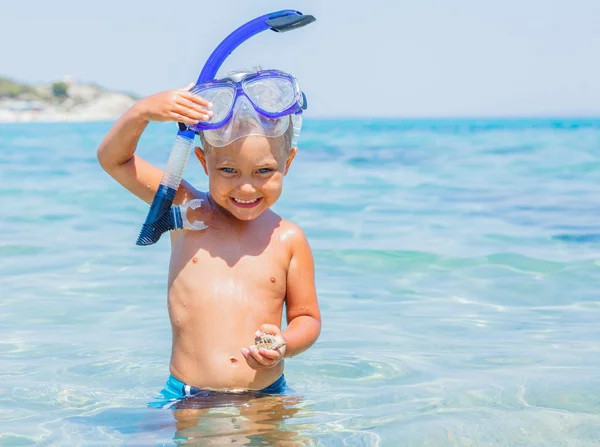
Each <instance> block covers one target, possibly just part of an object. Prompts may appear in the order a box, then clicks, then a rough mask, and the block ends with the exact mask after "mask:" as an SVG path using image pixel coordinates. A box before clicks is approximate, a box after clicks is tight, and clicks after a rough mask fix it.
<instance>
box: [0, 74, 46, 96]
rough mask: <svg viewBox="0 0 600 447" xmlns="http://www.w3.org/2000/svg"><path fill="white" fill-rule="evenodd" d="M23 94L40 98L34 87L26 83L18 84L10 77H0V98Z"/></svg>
mask: <svg viewBox="0 0 600 447" xmlns="http://www.w3.org/2000/svg"><path fill="white" fill-rule="evenodd" d="M25 94H27V95H31V96H34V97H36V98H41V95H40V94H39V92H38V91H37V90H36V89H35V88H33V87H31V86H29V85H26V84H19V83H18V82H15V81H13V80H12V79H8V78H4V77H0V98H17V97H19V96H21V95H25Z"/></svg>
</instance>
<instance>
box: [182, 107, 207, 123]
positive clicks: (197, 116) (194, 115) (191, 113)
mask: <svg viewBox="0 0 600 447" xmlns="http://www.w3.org/2000/svg"><path fill="white" fill-rule="evenodd" d="M175 113H178V114H179V115H183V116H187V117H188V118H191V119H193V120H196V121H200V120H203V121H206V120H208V119H209V117H208V115H207V114H205V113H200V112H196V111H195V110H192V109H188V108H187V107H184V106H180V105H178V106H176V107H175Z"/></svg>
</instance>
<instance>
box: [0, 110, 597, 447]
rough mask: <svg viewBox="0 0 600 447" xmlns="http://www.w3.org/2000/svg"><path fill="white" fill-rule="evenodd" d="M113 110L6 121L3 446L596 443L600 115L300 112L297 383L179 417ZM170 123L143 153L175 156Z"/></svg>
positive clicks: (288, 200)
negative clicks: (310, 334)
mask: <svg viewBox="0 0 600 447" xmlns="http://www.w3.org/2000/svg"><path fill="white" fill-rule="evenodd" d="M109 127H110V123H78V124H65V123H60V124H3V125H0V230H1V231H0V445H2V446H25V445H65V446H73V445H178V444H186V443H190V444H194V445H230V444H233V445H253V446H259V445H260V446H264V445H277V446H279V445H282V446H287V445H320V446H377V445H378V446H432V447H438V446H474V447H482V446H544V447H547V446H576V447H586V446H598V445H600V380H599V378H600V221H599V215H600V202H599V200H600V119H498V120H468V119H464V120H345V121H342V120H339V121H338V120H315V119H313V120H311V119H310V118H309V119H307V120H306V124H305V128H304V132H303V135H302V138H301V152H300V153H299V155H298V157H296V160H295V162H294V165H293V166H292V169H291V171H290V173H289V175H288V177H287V178H286V183H285V188H284V193H283V196H282V198H281V200H280V202H279V203H278V204H277V205H276V211H278V212H279V213H281V214H282V215H283V216H284V217H287V218H289V219H291V220H293V221H295V222H297V223H298V224H299V225H301V226H302V227H303V228H304V229H305V231H306V233H307V235H308V238H309V240H310V243H311V245H312V247H313V249H314V252H315V260H316V267H317V286H318V292H319V299H320V304H321V308H322V311H323V318H324V320H323V321H324V324H323V332H322V335H321V337H320V339H319V341H318V342H317V343H316V344H315V345H314V346H313V347H312V348H311V349H310V350H309V351H307V352H306V353H304V354H302V355H300V356H298V357H296V358H294V359H291V360H289V361H288V362H287V365H286V377H287V380H288V384H289V385H291V387H292V388H293V391H292V392H290V394H289V395H287V396H284V397H283V398H265V399H264V400H262V401H259V402H250V403H243V404H233V405H230V406H221V407H217V408H214V409H212V410H210V411H209V412H205V413H204V414H203V415H202V416H201V417H198V418H196V419H195V420H194V419H193V418H192V417H190V418H188V419H187V420H186V423H183V424H182V423H180V424H176V420H175V418H174V413H173V411H172V410H155V409H149V408H147V406H146V405H147V403H148V402H149V401H150V400H152V399H153V398H154V397H155V396H156V395H157V393H158V391H159V390H160V389H161V387H162V386H163V384H164V382H165V380H166V379H167V376H168V362H169V354H170V328H169V323H168V318H167V308H166V281H167V277H166V272H167V265H168V255H169V247H168V239H167V238H163V239H162V240H161V241H160V242H159V243H158V244H157V245H154V246H151V247H137V246H136V245H135V240H136V237H137V235H138V231H139V228H140V225H141V223H142V221H143V220H144V218H145V215H146V211H147V205H145V204H144V203H141V202H140V201H139V200H138V199H136V198H134V197H133V196H131V195H130V194H129V193H128V192H126V191H125V190H123V189H122V188H121V187H120V186H119V185H117V184H116V183H115V182H114V181H113V180H112V179H111V178H109V177H108V176H107V175H106V174H105V173H104V172H103V171H102V170H101V169H100V167H99V166H98V164H97V161H96V148H97V146H98V143H99V142H100V140H101V139H102V137H103V135H104V134H105V133H106V132H107V130H108V129H109ZM174 135H175V127H174V126H173V125H172V124H156V125H152V126H151V127H150V128H149V129H148V131H147V132H146V133H145V134H144V136H143V139H142V141H141V143H140V149H139V153H140V154H141V155H142V156H143V157H145V158H147V159H149V160H151V161H153V162H154V163H156V164H158V165H159V166H164V164H165V162H166V159H167V157H168V151H169V148H170V146H171V143H172V141H173V138H174ZM186 178H187V179H188V180H190V181H191V182H192V183H195V184H196V185H198V186H199V187H200V188H206V185H207V182H206V178H205V177H204V174H203V172H202V171H201V168H200V166H199V164H198V162H197V161H195V160H190V162H189V163H188V166H187V170H186Z"/></svg>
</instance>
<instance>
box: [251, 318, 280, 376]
mask: <svg viewBox="0 0 600 447" xmlns="http://www.w3.org/2000/svg"><path fill="white" fill-rule="evenodd" d="M262 333H265V334H271V335H274V336H275V337H276V338H278V339H281V341H285V340H284V338H283V335H281V331H280V330H279V328H278V327H277V326H275V325H273V324H263V325H262V326H261V327H260V329H259V330H258V331H256V334H255V335H256V336H257V337H258V336H259V335H260V334H262ZM242 355H243V356H244V358H245V359H246V363H248V366H249V367H250V368H252V369H255V370H257V371H258V370H261V369H269V368H273V367H274V366H276V365H277V364H278V363H279V362H281V361H282V360H283V358H284V357H285V345H283V346H282V347H281V348H277V349H263V348H261V349H256V346H255V345H250V346H249V347H248V348H242Z"/></svg>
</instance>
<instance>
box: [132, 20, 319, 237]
mask: <svg viewBox="0 0 600 447" xmlns="http://www.w3.org/2000/svg"><path fill="white" fill-rule="evenodd" d="M314 21H315V18H314V17H313V16H311V15H303V14H302V13H301V12H299V11H294V10H283V11H278V12H273V13H270V14H265V15H263V16H260V17H257V18H256V19H254V20H251V21H249V22H247V23H246V24H244V25H242V26H241V27H239V28H238V29H236V30H235V31H233V32H232V33H231V34H230V35H229V36H227V37H226V38H225V39H224V40H223V41H222V42H221V43H220V44H219V46H218V47H217V48H216V49H215V50H214V51H213V52H212V54H211V55H210V57H209V58H208V60H207V61H206V64H205V65H204V67H203V68H202V71H201V72H200V76H198V80H197V81H196V86H198V85H199V84H202V83H205V82H207V81H211V80H213V79H215V76H216V74H217V71H218V70H219V68H220V67H221V65H222V64H223V62H224V61H225V59H227V57H228V56H229V55H230V54H231V53H232V52H233V50H235V49H236V48H237V47H238V46H240V45H241V44H242V43H243V42H245V41H246V40H248V39H250V38H251V37H252V36H254V35H256V34H258V33H260V32H262V31H266V30H268V29H270V30H272V31H275V32H278V33H282V32H286V31H292V30H295V29H297V28H301V27H303V26H305V25H308V24H309V23H312V22H314ZM193 90H194V88H192V92H193ZM178 126H179V130H178V132H177V136H176V138H175V142H174V143H173V147H172V149H171V154H170V155H169V159H168V161H167V166H166V168H165V171H164V173H163V176H162V179H161V181H160V186H159V187H158V190H157V191H156V194H155V196H154V199H153V200H152V204H151V205H150V210H149V211H148V215H147V216H146V221H145V222H144V225H143V226H142V229H141V231H140V235H139V236H138V239H137V241H136V245H151V244H154V243H156V242H158V240H159V239H160V237H161V235H162V234H163V233H165V232H167V231H169V230H173V229H179V228H188V229H196V230H201V229H203V228H206V226H205V225H204V224H203V223H202V222H194V223H190V222H189V221H188V219H187V209H188V208H192V209H196V208H198V207H199V206H200V205H201V200H200V199H195V200H192V201H190V202H188V203H186V204H185V205H186V206H182V207H171V205H172V204H173V200H174V198H175V193H176V192H177V189H178V188H179V184H180V183H181V179H182V177H183V171H184V169H185V165H186V163H187V160H188V158H189V155H190V152H191V149H192V145H193V143H194V137H195V135H196V134H197V133H198V131H195V130H193V129H191V128H190V127H193V126H189V127H188V126H187V125H186V124H183V123H178Z"/></svg>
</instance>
